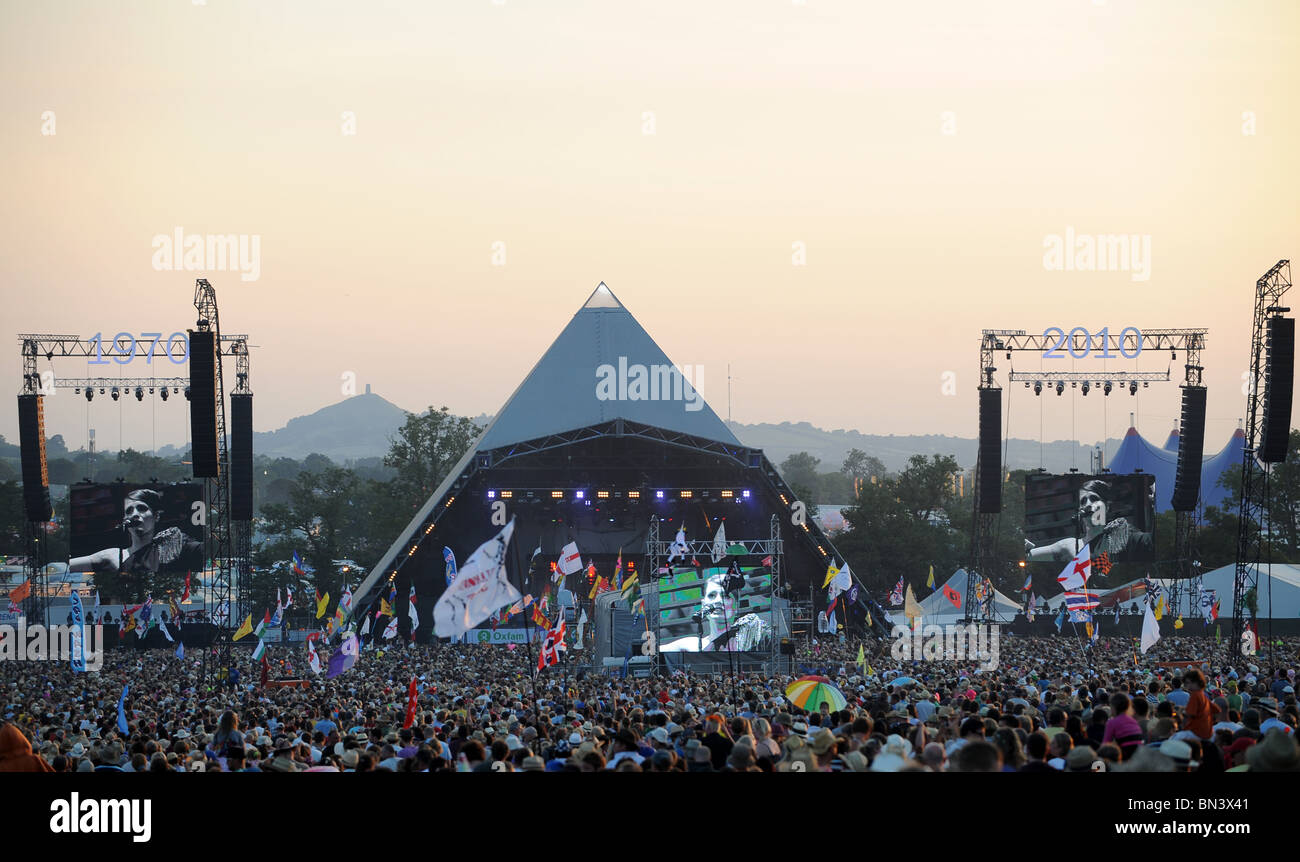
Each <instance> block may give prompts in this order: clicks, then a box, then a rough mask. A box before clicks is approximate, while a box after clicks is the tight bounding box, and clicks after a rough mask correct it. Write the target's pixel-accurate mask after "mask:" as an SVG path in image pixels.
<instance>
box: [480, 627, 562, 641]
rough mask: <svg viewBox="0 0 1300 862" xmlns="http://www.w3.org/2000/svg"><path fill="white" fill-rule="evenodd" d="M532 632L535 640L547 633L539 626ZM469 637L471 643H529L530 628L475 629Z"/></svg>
mask: <svg viewBox="0 0 1300 862" xmlns="http://www.w3.org/2000/svg"><path fill="white" fill-rule="evenodd" d="M532 633H533V640H534V641H540V640H541V639H542V637H543V636H544V635H545V634H546V633H545V632H544V631H542V629H541V628H539V627H537V626H534V627H533V630H532ZM467 639H468V641H469V642H470V643H480V644H498V645H504V644H523V643H528V630H527V629H497V630H496V631H493V630H492V629H474V630H473V631H471V632H469V633H468V635H467Z"/></svg>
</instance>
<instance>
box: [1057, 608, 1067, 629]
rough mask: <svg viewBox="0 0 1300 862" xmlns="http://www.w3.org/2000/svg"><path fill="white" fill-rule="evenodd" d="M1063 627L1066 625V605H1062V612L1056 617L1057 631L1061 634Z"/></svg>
mask: <svg viewBox="0 0 1300 862" xmlns="http://www.w3.org/2000/svg"><path fill="white" fill-rule="evenodd" d="M1063 625H1065V605H1061V612H1060V613H1059V614H1057V615H1056V630H1057V631H1058V632H1059V631H1060V630H1061V626H1063Z"/></svg>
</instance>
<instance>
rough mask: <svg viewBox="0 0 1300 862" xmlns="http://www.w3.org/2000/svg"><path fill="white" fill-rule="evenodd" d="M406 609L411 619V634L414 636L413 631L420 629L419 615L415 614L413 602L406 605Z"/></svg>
mask: <svg viewBox="0 0 1300 862" xmlns="http://www.w3.org/2000/svg"><path fill="white" fill-rule="evenodd" d="M406 609H407V610H408V611H409V616H410V617H411V634H415V630H416V629H418V628H419V627H420V615H419V614H417V613H416V612H415V602H410V603H408V604H407V606H406Z"/></svg>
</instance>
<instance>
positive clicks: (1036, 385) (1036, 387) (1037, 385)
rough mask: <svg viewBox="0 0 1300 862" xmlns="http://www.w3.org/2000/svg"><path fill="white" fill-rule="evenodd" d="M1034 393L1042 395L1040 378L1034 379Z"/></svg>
mask: <svg viewBox="0 0 1300 862" xmlns="http://www.w3.org/2000/svg"><path fill="white" fill-rule="evenodd" d="M1034 394H1035V395H1042V394H1043V381H1041V380H1035V381H1034Z"/></svg>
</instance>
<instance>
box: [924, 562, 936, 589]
mask: <svg viewBox="0 0 1300 862" xmlns="http://www.w3.org/2000/svg"><path fill="white" fill-rule="evenodd" d="M925 585H926V586H927V587H929V588H930V589H934V565H933V564H932V565H931V566H930V576H929V577H928V578H926V579H925Z"/></svg>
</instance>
